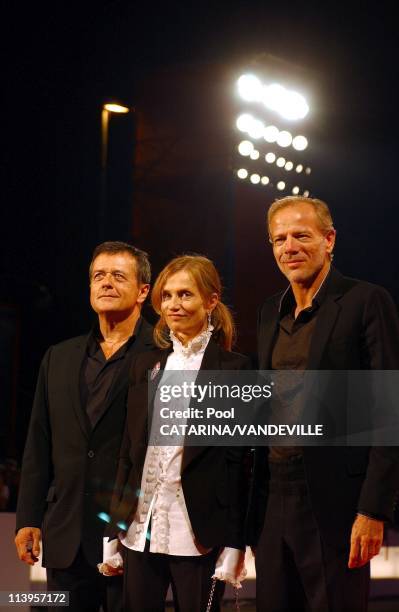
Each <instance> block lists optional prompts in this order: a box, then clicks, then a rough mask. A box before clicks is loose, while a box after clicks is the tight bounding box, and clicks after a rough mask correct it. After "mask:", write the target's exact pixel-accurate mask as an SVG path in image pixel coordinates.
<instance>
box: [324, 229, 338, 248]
mask: <svg viewBox="0 0 399 612" xmlns="http://www.w3.org/2000/svg"><path fill="white" fill-rule="evenodd" d="M336 236H337V232H336V230H335V229H330V230H328V232H327V234H326V244H327V253H332V252H333V250H334V245H335V238H336Z"/></svg>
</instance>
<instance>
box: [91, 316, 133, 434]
mask: <svg viewBox="0 0 399 612" xmlns="http://www.w3.org/2000/svg"><path fill="white" fill-rule="evenodd" d="M142 321H143V319H142V318H141V317H140V318H139V319H138V321H137V323H136V325H135V328H134V330H133V333H132V335H131V336H130V337H129V338H128V339H127V341H126V342H125V343H124V344H122V346H121V347H120V348H119V349H118V350H117V351H116V352H115V353H114V354H113V355H112V356H111V357H110V358H109V359H106V357H105V355H104V352H103V350H102V348H101V346H100V342H101V340H102V336H101V332H100V328H99V325H98V323H96V324H95V325H94V326H93V329H92V331H91V332H90V334H89V337H88V339H87V346H86V354H85V357H84V360H83V363H82V369H81V376H80V396H81V400H82V406H83V408H84V409H85V411H86V414H87V416H88V421H89V423H90V426H91V427H94V426H95V424H96V423H97V421H98V420H99V419H100V417H101V415H102V414H103V412H104V409H105V407H106V402H107V399H108V396H109V392H110V390H111V387H112V384H113V382H114V380H116V378H117V376H118V373H119V371H120V368H121V366H122V363H123V360H124V359H126V358H127V357H128V355H129V352H130V350H131V349H132V346H133V344H134V342H135V339H136V337H137V335H138V333H139V331H140V328H141V325H142Z"/></svg>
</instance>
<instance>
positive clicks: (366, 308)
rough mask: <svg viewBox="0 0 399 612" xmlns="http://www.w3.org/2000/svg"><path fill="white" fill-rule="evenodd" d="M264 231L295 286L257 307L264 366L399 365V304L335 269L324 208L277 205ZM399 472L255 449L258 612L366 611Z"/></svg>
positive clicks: (304, 201) (283, 449)
mask: <svg viewBox="0 0 399 612" xmlns="http://www.w3.org/2000/svg"><path fill="white" fill-rule="evenodd" d="M268 229H269V238H270V242H271V243H272V245H273V253H274V256H275V259H276V262H277V265H278V266H279V268H280V270H281V272H282V273H283V274H284V275H285V276H286V278H287V279H288V281H289V283H290V285H289V287H288V289H287V290H286V291H285V292H284V293H283V294H282V295H281V294H279V295H277V296H274V297H272V298H270V299H269V300H267V301H266V303H265V304H264V305H263V307H262V308H261V310H260V316H259V326H258V342H259V365H260V368H261V369H264V370H269V369H275V370H279V371H280V373H279V374H278V376H279V377H280V378H282V379H283V380H285V381H288V383H289V384H295V381H296V379H297V377H296V376H294V375H293V374H290V376H286V375H285V374H282V373H281V370H291V371H292V370H305V369H306V370H361V369H366V370H367V369H375V370H384V369H387V370H395V369H399V321H398V316H397V311H396V307H395V305H394V303H393V301H392V299H391V297H390V296H389V295H388V293H387V292H386V291H385V290H384V289H382V288H381V287H378V286H376V285H372V284H370V283H365V282H362V281H358V280H355V279H350V278H346V277H344V276H342V275H341V274H340V273H339V272H338V271H337V270H335V269H334V268H333V267H332V266H331V260H332V252H333V248H334V244H335V236H336V232H335V229H334V227H333V222H332V218H331V214H330V211H329V209H328V207H327V205H326V204H325V203H324V202H321V201H320V200H314V199H310V198H301V197H296V198H295V197H287V198H284V199H282V200H278V201H276V202H275V203H274V204H273V205H272V206H271V208H270V210H269V213H268ZM276 375H277V373H276ZM299 376H300V373H299V372H298V377H299ZM284 377H285V378H284ZM290 380H292V381H293V382H292V383H290V382H289V381H290ZM291 391H292V390H290V389H289V388H288V390H287V395H290V394H291V396H293V397H294V398H295V394H294V393H290V392H291ZM336 397H337V398H339V393H337V395H336ZM300 399H301V398H300V397H299V398H298V397H297V398H295V399H294V401H293V411H294V412H295V413H296V414H294V415H293V416H294V417H295V418H296V417H299V418H300V416H301V414H300V410H301V405H300V404H301V402H300ZM323 399H324V400H326V401H330V405H331V398H325V397H324V398H323ZM337 401H338V400H337ZM359 408H360V409H361V407H359ZM332 410H333V411H334V410H335V411H336V412H338V413H339V410H340V408H339V406H338V405H334V403H333V407H332ZM398 465H399V464H398V452H397V449H396V448H390V447H378V448H377V447H373V448H370V447H361V446H358V447H337V446H330V447H325V446H324V447H317V446H307V445H306V446H303V447H300V446H270V447H269V448H268V449H265V448H258V449H257V452H256V459H255V466H254V486H253V487H252V490H253V497H252V501H251V505H250V513H249V516H250V517H251V522H252V525H251V527H252V530H251V531H252V533H251V534H250V537H249V540H250V542H249V543H251V544H252V545H255V547H256V572H257V609H258V610H259V612H283V611H286V612H291V611H292V610H295V611H304V610H305V609H306V610H311V611H312V612H322V611H323V612H325V611H327V610H328V611H329V612H365V610H366V609H367V598H368V583H369V561H370V559H371V558H372V557H373V556H374V555H376V554H378V552H379V549H380V547H381V543H382V538H383V529H384V521H388V520H392V517H393V515H394V512H395V504H397V497H396V495H397V491H398V489H399V470H398Z"/></svg>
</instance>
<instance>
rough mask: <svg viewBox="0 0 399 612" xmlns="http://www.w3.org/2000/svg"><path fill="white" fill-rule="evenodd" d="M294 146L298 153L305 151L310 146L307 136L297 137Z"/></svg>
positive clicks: (293, 142) (293, 141)
mask: <svg viewBox="0 0 399 612" xmlns="http://www.w3.org/2000/svg"><path fill="white" fill-rule="evenodd" d="M292 146H293V147H294V149H296V150H297V151H304V150H305V149H306V148H307V146H308V139H307V138H306V137H305V136H295V138H294V139H293V140H292Z"/></svg>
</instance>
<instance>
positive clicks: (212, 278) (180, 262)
mask: <svg viewBox="0 0 399 612" xmlns="http://www.w3.org/2000/svg"><path fill="white" fill-rule="evenodd" d="M182 270H185V271H187V272H188V273H189V274H190V275H191V276H192V278H193V280H194V281H195V283H196V284H197V287H198V290H199V292H200V294H201V296H202V298H203V299H204V300H208V299H209V298H210V297H211V296H212V294H215V293H216V295H217V296H218V298H219V301H218V303H217V304H216V306H215V308H214V309H213V311H212V314H211V322H212V325H213V327H214V330H213V333H212V337H213V339H214V340H215V341H216V342H217V343H218V344H220V346H222V347H223V348H224V349H226V350H228V351H229V350H231V347H232V344H233V342H234V340H235V335H236V331H235V325H234V320H233V316H232V314H231V312H230V310H229V308H228V307H227V306H226V305H225V304H223V303H222V302H221V301H220V299H221V295H222V283H221V281H220V276H219V273H218V271H217V270H216V268H215V266H214V264H213V262H212V261H211V260H210V259H208V258H207V257H204V256H203V255H181V256H180V257H175V258H174V259H172V261H170V262H169V263H168V264H167V265H166V266H165V267H164V269H163V270H162V271H161V272H160V273H159V275H158V277H157V279H156V281H155V283H154V287H153V290H152V293H151V303H152V306H153V308H154V310H155V312H156V313H157V314H159V315H160V318H159V320H158V323H157V324H156V325H155V328H154V340H155V343H156V345H157V346H159V347H160V348H167V347H169V346H170V344H171V342H170V339H169V328H168V326H167V325H166V322H165V319H164V318H163V316H162V311H161V304H162V293H163V288H164V286H165V283H166V281H167V279H168V278H169V277H170V276H172V274H176V272H181V271H182Z"/></svg>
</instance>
